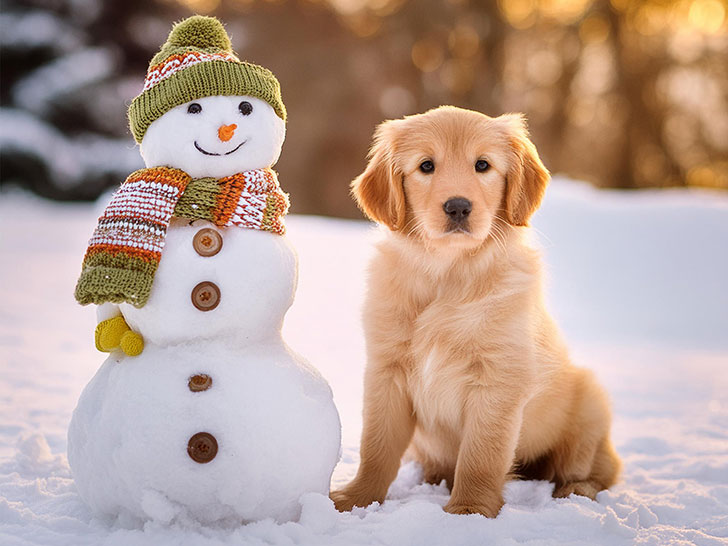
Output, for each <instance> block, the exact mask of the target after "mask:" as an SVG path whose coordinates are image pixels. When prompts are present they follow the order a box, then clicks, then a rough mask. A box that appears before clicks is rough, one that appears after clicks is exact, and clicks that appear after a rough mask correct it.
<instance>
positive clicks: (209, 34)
mask: <svg viewBox="0 0 728 546" xmlns="http://www.w3.org/2000/svg"><path fill="white" fill-rule="evenodd" d="M216 95H248V96H252V97H256V98H259V99H261V100H264V101H265V102H267V103H268V104H270V105H271V106H272V107H273V110H275V113H276V114H277V115H278V117H280V118H281V119H282V120H283V121H285V120H286V107H285V106H284V105H283V100H282V98H281V87H280V84H279V83H278V80H277V79H276V77H275V76H274V75H273V73H272V72H271V71H270V70H268V69H267V68H263V67H262V66H258V65H255V64H251V63H247V62H242V61H241V60H240V59H238V58H237V57H236V56H235V53H233V51H232V48H231V45H230V38H229V37H228V35H227V33H226V32H225V29H224V28H223V26H222V23H220V21H218V20H217V19H215V18H214V17H204V16H202V15H194V16H192V17H189V18H187V19H185V20H184V21H181V22H179V23H177V24H175V25H174V27H173V28H172V32H170V33H169V37H168V38H167V41H166V42H165V43H164V45H162V49H161V50H160V51H159V53H157V54H156V55H155V56H154V57H153V58H152V62H151V63H149V70H148V71H147V78H146V80H145V81H144V88H143V89H142V92H141V93H140V94H139V95H138V96H137V97H136V98H135V99H134V100H133V101H132V103H131V106H130V107H129V126H130V128H131V132H132V134H133V135H134V140H136V141H137V142H138V143H139V142H141V141H142V138H143V137H144V133H145V132H146V130H147V129H148V128H149V126H150V125H151V124H152V122H153V121H154V120H156V119H157V118H160V117H161V116H162V115H163V114H165V113H166V112H167V111H168V110H171V109H172V108H174V107H175V106H179V105H180V104H184V103H186V102H189V101H192V100H195V99H200V98H203V97H212V96H216Z"/></svg>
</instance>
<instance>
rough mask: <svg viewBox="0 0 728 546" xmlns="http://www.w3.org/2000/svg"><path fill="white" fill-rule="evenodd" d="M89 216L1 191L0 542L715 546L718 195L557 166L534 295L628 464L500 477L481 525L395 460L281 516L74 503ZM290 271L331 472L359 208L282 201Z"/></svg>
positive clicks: (725, 405)
mask: <svg viewBox="0 0 728 546" xmlns="http://www.w3.org/2000/svg"><path fill="white" fill-rule="evenodd" d="M96 215H97V211H96V210H95V209H94V208H93V207H92V206H90V205H79V204H56V203H49V202H45V201H41V200H39V199H37V198H35V197H32V196H29V195H26V194H23V193H18V192H8V191H5V192H4V193H2V194H0V257H1V258H0V259H1V260H2V264H3V267H2V268H0V298H1V300H0V301H2V307H1V308H0V544H3V545H6V546H15V545H30V544H33V545H35V544H43V545H54V546H55V545H69V546H70V545H72V546H82V545H91V544H104V545H125V546H127V545H137V544H139V545H155V546H158V545H162V546H164V545H193V544H194V545H219V544H300V545H309V544H310V545H329V544H330V545H334V544H337V545H338V544H341V545H357V544H388V545H389V544H391V545H396V546H400V545H410V544H411V545H425V544H442V545H456V544H457V545H470V544H486V543H488V544H610V545H621V544H655V545H658V544H659V545H663V544H698V545H717V544H728V374H726V373H725V367H726V366H727V365H728V283H727V282H726V279H728V197H726V196H725V195H720V194H713V193H707V192H690V191H679V190H674V191H673V190H671V191H662V192H641V193H632V194H626V193H620V192H611V191H610V192H607V191H598V190H594V189H591V188H589V187H588V186H585V185H582V184H577V183H573V182H568V181H564V180H557V181H555V182H554V183H553V184H552V186H551V187H550V189H549V191H548V192H547V198H546V202H545V203H544V205H543V207H542V209H541V210H540V211H539V213H538V214H537V216H536V217H535V219H534V225H535V227H536V229H537V231H538V235H539V239H540V240H541V241H542V245H543V247H544V256H545V260H546V262H547V264H548V270H549V282H548V287H549V288H548V299H549V302H550V308H551V310H552V312H553V313H554V315H555V316H556V318H557V319H558V321H559V323H560V324H561V326H562V328H563V330H564V332H565V334H566V337H567V339H568V340H569V342H570V345H571V347H572V352H573V355H574V358H575V360H576V361H577V362H580V363H581V364H583V365H585V366H588V367H590V368H592V369H594V370H595V371H596V373H597V375H598V376H599V377H600V378H601V380H602V381H603V383H604V384H605V385H606V387H607V389H608V390H609V391H610V393H611V395H612V399H613V405H614V414H615V417H614V430H613V436H614V439H615V443H616V446H617V449H618V451H619V453H620V454H621V455H622V457H623V458H624V463H625V468H624V474H623V477H622V480H621V482H620V483H619V484H618V485H616V486H615V487H614V488H613V489H612V490H610V491H606V492H602V493H600V495H599V497H598V502H592V501H589V500H587V499H584V498H579V497H572V498H568V499H559V500H554V499H552V498H551V496H550V492H551V487H550V486H549V484H547V483H544V482H514V483H510V484H509V485H508V487H507V490H506V500H507V503H506V505H505V507H504V508H503V510H502V512H501V513H500V515H499V516H498V518H497V519H495V520H488V519H486V518H483V517H481V516H477V515H473V516H453V515H450V514H445V513H444V512H443V511H442V509H441V506H442V505H444V504H445V502H446V501H447V490H446V489H445V488H444V486H430V485H423V484H422V483H421V475H420V474H419V470H418V468H416V467H415V466H414V465H406V466H404V467H403V468H402V470H401V471H400V473H399V476H398V478H397V480H396V481H395V483H394V484H393V485H392V487H391V488H390V491H389V496H388V499H387V501H385V502H384V504H383V505H381V506H378V505H376V506H372V507H370V508H368V509H356V510H355V511H354V512H353V513H351V514H339V513H338V512H336V511H335V510H334V509H333V507H332V505H331V503H330V502H329V501H328V499H327V498H325V497H323V496H321V495H315V494H312V495H308V496H305V497H304V498H303V499H302V505H303V513H302V516H301V520H300V522H298V523H287V524H284V525H277V524H275V523H273V522H272V521H262V522H258V523H255V524H250V525H247V526H240V527H237V528H200V527H183V526H180V525H176V526H171V527H165V526H161V525H158V524H153V523H148V524H147V525H145V526H144V527H143V528H125V527H123V526H122V525H120V524H118V523H114V522H107V521H101V520H97V519H94V518H92V517H91V515H90V513H89V512H88V509H87V508H86V507H85V506H84V505H83V503H82V502H81V500H80V499H79V497H78V495H77V493H76V491H75V488H74V484H73V481H72V480H71V478H70V474H69V470H68V465H67V462H66V458H65V452H66V429H67V427H68V422H69V420H70V417H71V412H72V411H73V408H74V406H75V403H76V400H77V399H78V396H79V394H80V392H81V390H82V389H83V387H84V386H85V384H86V383H87V382H88V380H89V379H90V378H91V376H92V375H93V374H94V372H95V371H96V369H97V368H98V366H99V365H100V364H101V362H102V361H103V356H102V355H101V354H99V353H97V352H96V351H95V349H94V347H93V341H92V332H93V328H94V325H95V324H94V313H93V311H92V310H91V309H90V308H83V307H80V306H78V305H76V304H75V302H74V300H73V295H72V294H73V287H74V285H75V281H76V277H77V274H78V271H79V268H80V262H81V258H82V256H83V252H84V250H85V245H86V241H87V239H88V237H89V236H90V233H91V230H92V229H93V226H94V221H95V216H96ZM288 224H289V234H290V235H289V236H290V238H291V240H292V242H293V243H294V245H295V246H296V247H297V249H298V252H299V254H300V261H301V265H300V267H301V275H300V284H299V291H298V297H297V300H296V303H295V304H294V306H293V308H292V309H291V311H290V312H289V314H288V318H287V322H286V327H285V335H286V338H287V340H288V342H289V343H290V345H291V346H293V347H294V348H295V349H296V350H297V351H299V352H300V353H302V354H304V355H305V356H306V357H308V358H309V359H310V361H311V362H312V363H313V364H314V365H316V366H317V367H318V368H319V369H320V370H321V371H322V373H323V374H324V376H326V378H327V379H328V380H329V382H330V383H331V386H332V388H333V390H334V395H335V400H336V402H337V405H338V408H339V412H340V414H341V417H342V423H343V456H342V461H341V463H340V464H339V466H338V467H337V469H336V471H335V474H334V478H333V483H334V485H335V486H336V485H341V484H343V483H345V482H346V481H347V480H348V479H349V478H350V477H352V476H353V474H354V473H355V471H356V466H357V463H358V441H359V429H360V426H361V418H360V411H361V390H362V389H361V375H362V369H363V365H364V346H363V340H362V334H361V326H360V321H359V312H360V306H361V299H362V291H363V286H364V280H365V266H366V263H367V260H368V257H369V255H370V252H371V245H372V242H373V241H374V240H375V238H376V237H377V234H376V232H375V230H372V229H371V228H370V227H369V226H368V225H367V224H366V223H364V222H356V221H345V220H331V219H323V218H315V217H301V216H292V217H291V218H290V220H289V223H288Z"/></svg>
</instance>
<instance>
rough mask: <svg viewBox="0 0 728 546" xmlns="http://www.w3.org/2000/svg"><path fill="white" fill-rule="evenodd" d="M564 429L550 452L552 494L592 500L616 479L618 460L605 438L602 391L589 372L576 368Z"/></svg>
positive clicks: (606, 418)
mask: <svg viewBox="0 0 728 546" xmlns="http://www.w3.org/2000/svg"><path fill="white" fill-rule="evenodd" d="M575 373H576V374H577V375H576V377H575V378H574V384H575V391H574V392H575V398H574V401H573V402H574V403H573V406H572V414H571V416H570V422H569V425H568V428H567V430H566V432H565V434H564V436H563V438H562V439H561V441H560V442H559V444H558V445H557V446H556V448H554V449H553V450H552V451H551V453H550V463H551V468H552V469H553V473H554V477H553V481H554V482H555V484H556V487H555V488H554V493H553V496H554V497H568V496H569V495H571V494H572V493H575V494H577V495H582V496H585V497H589V498H590V499H595V498H596V495H597V493H598V492H599V491H602V490H603V489H607V488H608V487H610V486H612V485H614V483H615V482H616V481H617V477H618V475H619V471H620V468H621V463H620V460H619V457H618V456H617V453H616V451H615V450H614V447H613V445H612V442H611V440H610V439H609V429H610V424H611V415H610V411H609V403H608V401H607V396H606V394H605V393H604V390H603V389H602V388H601V387H600V386H599V384H598V383H597V382H596V380H595V379H594V377H593V376H592V374H591V373H590V372H588V371H587V370H583V369H576V370H575Z"/></svg>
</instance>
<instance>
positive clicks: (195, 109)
mask: <svg viewBox="0 0 728 546" xmlns="http://www.w3.org/2000/svg"><path fill="white" fill-rule="evenodd" d="M200 112H202V106H200V105H199V104H197V103H196V102H193V103H192V104H190V105H189V106H188V107H187V113H188V114H199V113H200Z"/></svg>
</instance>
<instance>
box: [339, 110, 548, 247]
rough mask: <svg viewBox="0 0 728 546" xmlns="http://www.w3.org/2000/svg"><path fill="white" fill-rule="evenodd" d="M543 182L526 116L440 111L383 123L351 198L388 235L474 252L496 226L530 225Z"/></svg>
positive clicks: (545, 176)
mask: <svg viewBox="0 0 728 546" xmlns="http://www.w3.org/2000/svg"><path fill="white" fill-rule="evenodd" d="M548 179H549V173H548V171H547V170H546V168H545V167H544V166H543V163H541V160H540V159H539V157H538V153H537V152H536V148H535V147H534V146H533V144H532V143H531V141H530V140H529V139H528V131H527V129H526V124H525V122H524V119H523V116H521V115H520V114H506V115H503V116H500V117H497V118H491V117H488V116H486V115H484V114H480V113H478V112H473V111H471V110H464V109H462V108H455V107H453V106H441V107H440V108H436V109H434V110H430V111H429V112H426V113H424V114H418V115H415V116H409V117H406V118H404V119H399V120H391V121H385V122H384V123H382V124H381V125H380V126H379V127H378V128H377V130H376V133H375V135H374V143H373V145H372V148H371V151H370V154H369V164H368V165H367V168H366V170H365V171H364V172H363V173H362V174H361V175H359V176H358V177H357V178H356V179H355V180H354V182H352V193H353V194H354V197H355V198H356V200H357V202H358V204H359V206H360V207H361V209H362V210H363V211H364V213H365V214H366V215H367V216H368V217H369V218H371V219H372V220H374V221H376V222H379V223H381V224H384V225H386V226H387V227H389V228H390V229H391V230H393V231H400V232H403V233H404V234H406V235H410V236H415V237H420V238H422V239H424V240H426V241H427V242H428V244H431V245H434V246H438V245H447V246H452V245H457V246H463V247H473V246H478V245H480V244H481V243H482V242H483V241H485V240H486V239H487V238H488V237H489V236H490V235H491V232H492V231H493V225H494V223H495V222H496V220H497V219H500V220H502V221H504V222H507V223H509V224H511V225H514V226H525V225H528V219H529V218H530V217H531V215H532V214H533V212H534V211H535V210H536V209H537V208H538V206H539V204H540V202H541V198H542V196H543V193H544V190H545V188H546V184H547V183H548Z"/></svg>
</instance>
